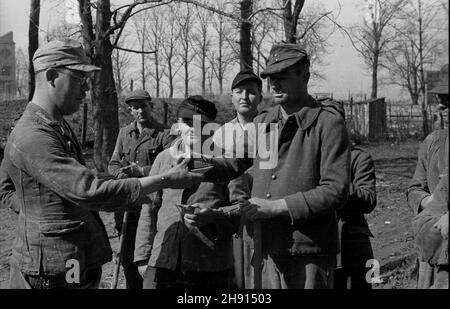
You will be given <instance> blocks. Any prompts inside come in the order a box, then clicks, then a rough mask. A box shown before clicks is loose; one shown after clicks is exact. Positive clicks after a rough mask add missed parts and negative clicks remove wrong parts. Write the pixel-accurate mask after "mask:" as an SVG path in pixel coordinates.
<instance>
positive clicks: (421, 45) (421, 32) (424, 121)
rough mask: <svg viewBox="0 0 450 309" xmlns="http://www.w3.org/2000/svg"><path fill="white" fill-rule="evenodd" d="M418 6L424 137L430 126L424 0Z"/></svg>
mask: <svg viewBox="0 0 450 309" xmlns="http://www.w3.org/2000/svg"><path fill="white" fill-rule="evenodd" d="M417 2H418V8H419V12H418V13H419V60H420V66H419V70H420V79H421V80H420V93H421V94H422V117H423V121H422V132H423V137H424V138H425V137H426V136H428V133H429V128H428V111H427V104H426V102H427V98H426V95H427V94H426V93H425V71H424V68H423V66H424V57H423V28H422V1H421V0H418V1H417Z"/></svg>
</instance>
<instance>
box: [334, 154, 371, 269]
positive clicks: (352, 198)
mask: <svg viewBox="0 0 450 309" xmlns="http://www.w3.org/2000/svg"><path fill="white" fill-rule="evenodd" d="M376 204H377V194H376V176H375V167H374V163H373V160H372V157H371V156H370V155H369V154H368V153H367V152H365V151H364V150H363V149H362V148H359V147H352V150H351V183H350V192H349V195H348V200H347V203H346V204H345V205H344V207H343V208H342V209H340V210H338V212H337V214H338V219H339V228H340V231H339V233H340V236H341V254H340V256H338V267H340V266H343V267H365V264H366V261H367V260H369V259H372V258H373V252H372V247H371V245H370V239H369V237H373V235H372V233H371V232H370V229H369V227H368V225H367V221H366V218H365V217H364V214H368V213H370V212H372V210H373V209H374V208H375V206H376Z"/></svg>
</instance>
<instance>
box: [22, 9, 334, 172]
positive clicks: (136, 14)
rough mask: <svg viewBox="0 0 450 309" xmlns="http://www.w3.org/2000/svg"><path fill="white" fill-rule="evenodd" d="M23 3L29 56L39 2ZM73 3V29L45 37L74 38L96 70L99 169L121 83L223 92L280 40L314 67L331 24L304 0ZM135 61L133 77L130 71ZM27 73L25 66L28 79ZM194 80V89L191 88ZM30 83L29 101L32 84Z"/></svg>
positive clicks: (112, 133) (160, 90)
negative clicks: (297, 47)
mask: <svg viewBox="0 0 450 309" xmlns="http://www.w3.org/2000/svg"><path fill="white" fill-rule="evenodd" d="M30 1H31V12H33V14H32V16H31V18H30V45H29V57H30V59H31V58H32V55H33V54H34V51H35V50H36V48H37V46H38V42H37V40H36V39H35V33H37V32H38V31H37V30H38V29H39V7H40V1H39V0H30ZM76 2H77V4H78V8H79V15H80V25H75V28H77V27H78V31H73V30H76V29H73V28H72V27H58V31H53V32H54V33H52V35H47V39H51V38H53V37H55V36H56V37H58V36H67V35H72V36H74V37H78V38H80V39H81V40H82V41H83V43H84V46H85V50H86V53H87V55H88V57H89V58H90V59H91V61H92V63H93V64H94V65H97V66H99V67H101V68H102V70H101V71H100V72H96V73H95V74H94V75H93V78H92V80H91V83H92V84H91V100H92V106H93V111H94V113H93V118H94V132H95V140H94V144H95V147H94V163H95V166H96V168H97V169H98V170H99V171H104V170H105V169H106V164H107V162H108V160H109V157H110V154H111V153H112V150H113V147H114V143H115V139H116V136H117V133H118V129H119V127H118V98H117V96H118V93H119V92H120V91H121V90H122V89H123V88H126V87H127V86H128V85H130V84H133V83H138V85H139V87H142V88H144V89H147V88H149V89H148V90H149V91H150V92H151V93H152V95H154V96H157V97H160V96H167V97H173V96H174V95H175V92H176V89H180V88H182V89H183V90H182V91H179V92H178V93H177V95H182V96H188V95H189V94H190V92H191V91H192V90H194V91H195V92H201V93H203V94H207V93H208V92H209V93H212V92H218V93H223V91H224V87H225V85H226V82H227V74H228V73H229V71H230V69H231V68H234V67H235V64H236V63H239V66H240V67H241V68H246V67H249V68H255V69H256V71H257V72H259V71H260V69H261V68H263V67H265V64H266V61H267V57H268V54H269V48H270V46H271V45H272V43H274V42H279V41H281V39H283V38H284V40H285V41H288V42H297V43H300V44H302V45H304V47H305V48H306V49H307V50H308V51H309V52H310V54H311V56H312V63H313V65H314V64H315V63H318V62H319V61H320V59H321V57H320V55H321V54H323V53H324V52H325V49H326V40H327V38H328V37H329V35H331V33H332V32H333V31H334V30H335V26H334V25H333V24H332V23H329V25H331V26H328V25H326V23H325V18H324V17H328V18H329V17H330V16H331V12H324V10H323V8H322V7H320V6H317V5H316V6H311V8H310V9H308V10H304V4H305V1H304V0H295V1H292V0H272V1H253V0H241V1H235V2H226V1H223V0H219V1H211V0H198V1H196V0H165V1H163V0H139V1H138V0H134V1H131V0H130V1H128V2H127V3H126V4H123V5H120V6H114V5H112V4H111V1H110V0H97V1H93V0H77V1H76ZM121 3H124V1H121ZM302 11H304V14H303V15H302V14H301V12H302ZM61 30H63V31H61ZM69 30H70V31H69ZM68 32H70V33H68ZM136 63H139V69H138V72H137V73H138V74H136V72H132V70H135V71H136V67H137V66H136ZM32 70H33V68H32V66H30V68H29V71H30V76H32V72H33V71H32ZM133 73H134V75H133ZM194 78H195V79H197V81H196V83H195V84H196V85H200V89H198V88H196V87H195V86H193V83H192V81H193V80H194ZM29 80H30V83H29V91H30V96H32V93H33V89H34V80H33V78H32V77H31V78H30V79H29ZM180 83H182V85H183V87H179V84H180ZM149 85H152V86H151V87H149Z"/></svg>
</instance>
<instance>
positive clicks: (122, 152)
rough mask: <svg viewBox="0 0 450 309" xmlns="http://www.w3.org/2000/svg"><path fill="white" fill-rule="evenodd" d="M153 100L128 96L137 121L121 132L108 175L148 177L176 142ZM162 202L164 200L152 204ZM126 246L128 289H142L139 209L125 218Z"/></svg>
mask: <svg viewBox="0 0 450 309" xmlns="http://www.w3.org/2000/svg"><path fill="white" fill-rule="evenodd" d="M151 101H152V98H151V97H150V95H149V94H148V92H147V91H145V90H140V89H139V90H135V91H133V92H131V93H130V94H128V95H127V96H126V97H125V103H126V104H127V105H128V108H129V110H130V112H131V115H132V116H133V118H134V121H133V122H132V123H131V124H129V125H128V126H126V127H124V128H122V129H120V132H119V135H118V137H117V142H116V147H115V149H114V152H113V155H112V157H111V160H110V162H109V166H108V172H109V173H110V174H111V175H114V176H115V177H116V178H117V179H124V178H129V177H138V178H140V177H144V176H145V175H148V174H149V172H150V169H151V166H152V164H153V162H154V160H155V158H156V156H157V155H158V154H159V153H160V152H161V151H162V150H164V149H166V148H167V147H168V146H169V145H170V143H171V142H172V141H173V140H174V138H175V136H173V135H170V129H168V128H167V127H165V126H164V125H162V124H160V123H158V122H156V121H155V120H154V118H153V117H152V116H151V112H150V108H151V107H150V104H151ZM155 202H160V199H156V200H155V201H152V202H151V204H153V203H155ZM125 218H126V220H127V222H126V230H125V231H124V235H122V237H125V238H124V245H123V248H122V252H120V254H121V257H122V259H121V261H122V265H123V269H124V274H125V279H126V287H127V289H142V277H141V276H140V275H139V272H138V270H137V266H136V265H135V264H134V263H133V253H134V242H135V240H136V229H137V225H138V221H139V209H137V210H136V211H128V212H127V216H126V217H125ZM114 220H115V225H116V230H117V231H118V232H119V233H120V232H121V229H122V223H123V220H124V212H123V211H116V212H115V213H114Z"/></svg>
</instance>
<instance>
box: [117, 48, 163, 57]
mask: <svg viewBox="0 0 450 309" xmlns="http://www.w3.org/2000/svg"><path fill="white" fill-rule="evenodd" d="M113 47H114V48H115V49H119V50H123V51H126V52H129V53H135V54H146V55H147V54H154V53H157V52H158V51H157V50H152V51H141V50H134V49H128V48H123V47H119V46H113Z"/></svg>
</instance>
